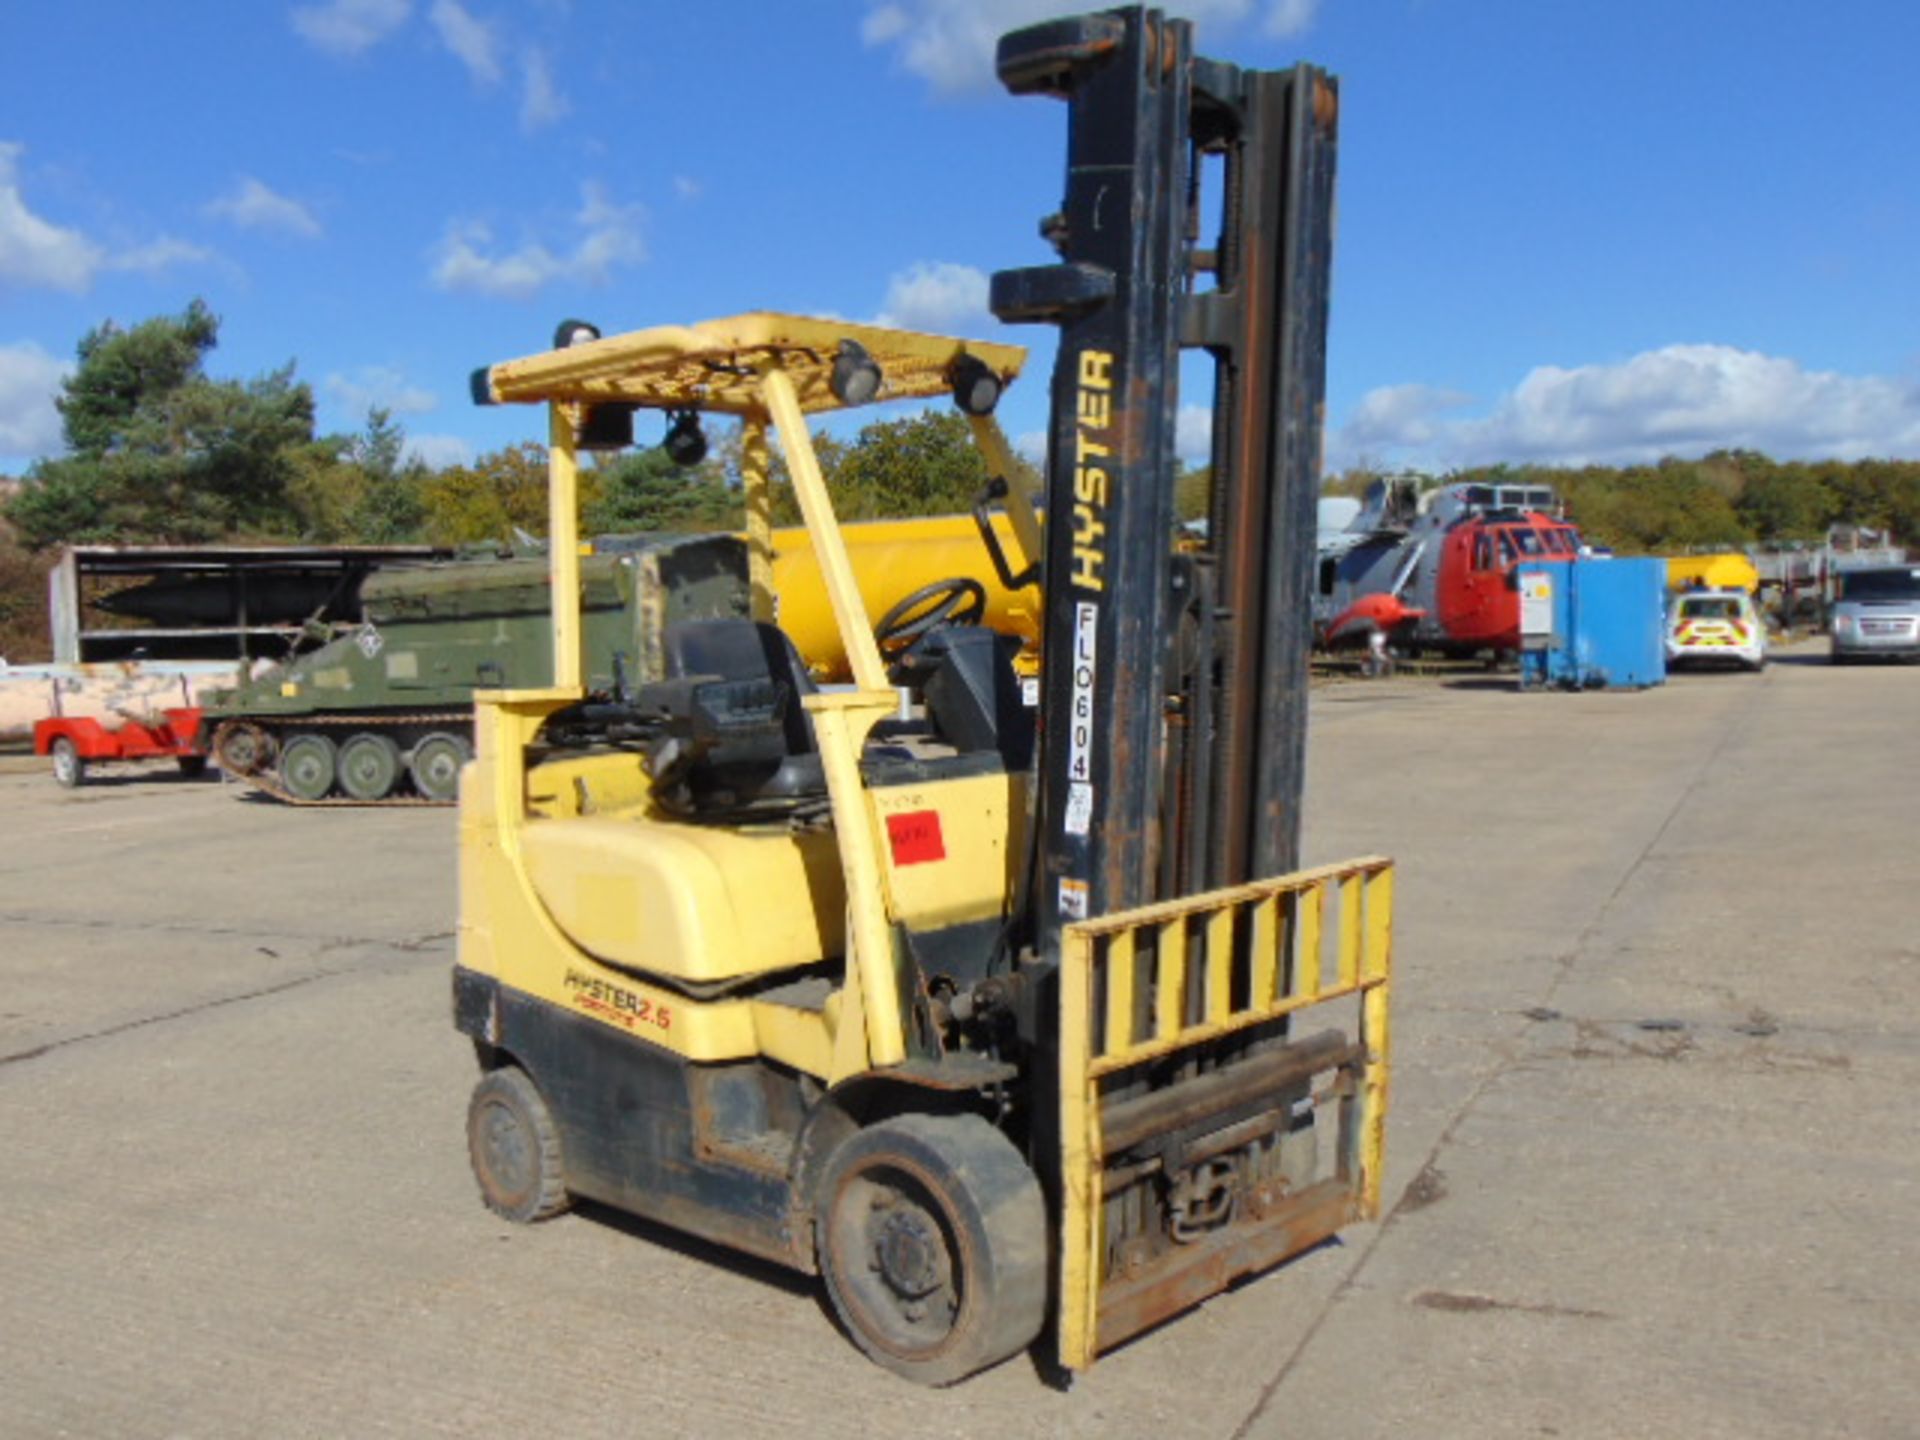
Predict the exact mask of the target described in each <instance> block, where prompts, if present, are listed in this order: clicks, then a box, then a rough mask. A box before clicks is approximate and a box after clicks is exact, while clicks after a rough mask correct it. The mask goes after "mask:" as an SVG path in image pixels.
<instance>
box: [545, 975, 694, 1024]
mask: <svg viewBox="0 0 1920 1440" xmlns="http://www.w3.org/2000/svg"><path fill="white" fill-rule="evenodd" d="M566 987H567V994H568V996H569V997H570V998H571V999H572V1001H573V1003H574V1004H576V1005H578V1006H579V1007H580V1008H581V1009H582V1010H585V1011H588V1012H589V1013H591V1014H594V1015H600V1016H604V1017H605V1018H606V1019H608V1020H611V1021H613V1022H614V1024H616V1025H624V1026H626V1027H627V1029H629V1030H638V1029H639V1028H640V1027H641V1026H642V1025H651V1026H652V1027H653V1028H654V1029H656V1030H670V1029H672V1028H673V1011H672V1010H671V1009H670V1008H668V1007H667V1006H665V1005H656V1004H654V1003H653V1001H651V1000H649V999H647V997H646V996H644V995H640V994H636V993H635V992H634V991H632V990H629V989H627V988H626V987H625V986H624V985H615V984H613V983H612V982H611V981H609V980H603V979H601V978H600V977H599V976H598V975H589V974H587V973H586V972H585V971H584V970H568V971H567V973H566Z"/></svg>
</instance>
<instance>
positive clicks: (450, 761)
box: [408, 730, 473, 800]
mask: <svg viewBox="0 0 1920 1440" xmlns="http://www.w3.org/2000/svg"><path fill="white" fill-rule="evenodd" d="M472 756H473V751H472V749H471V747H469V746H468V744H467V742H466V741H465V740H463V739H461V738H460V737H459V736H458V735H449V734H448V733H447V732H446V731H444V730H436V731H435V732H434V733H433V734H431V735H428V736H426V737H425V738H424V739H422V740H421V742H420V743H419V744H418V745H415V746H414V747H413V758H412V759H411V760H410V761H408V770H409V772H410V773H411V774H412V775H413V788H414V789H416V790H418V791H419V792H420V793H421V794H422V795H424V796H426V797H427V799H429V800H451V799H453V798H454V797H455V796H457V795H458V794H459V793H460V767H461V766H462V765H465V764H466V763H467V761H468V760H469V759H471V758H472Z"/></svg>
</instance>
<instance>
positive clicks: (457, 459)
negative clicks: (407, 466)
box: [405, 435, 473, 470]
mask: <svg viewBox="0 0 1920 1440" xmlns="http://www.w3.org/2000/svg"><path fill="white" fill-rule="evenodd" d="M405 454H406V457H407V459H409V460H418V461H419V462H420V463H421V464H423V465H425V466H426V467H427V468H428V469H430V470H444V469H446V468H447V467H448V466H449V465H465V464H467V463H468V462H469V461H471V460H472V459H473V446H472V445H470V444H468V443H467V442H466V441H465V440H462V439H461V438H460V437H459V436H458V435H409V436H408V437H407V446H406V451H405Z"/></svg>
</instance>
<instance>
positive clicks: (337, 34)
mask: <svg viewBox="0 0 1920 1440" xmlns="http://www.w3.org/2000/svg"><path fill="white" fill-rule="evenodd" d="M412 8H413V4H412V0H326V3H324V4H320V5H298V6H295V7H294V10H293V14H292V15H291V16H290V17H289V18H290V19H291V20H292V22H293V28H294V30H295V32H296V33H298V34H299V36H300V38H301V39H303V40H305V41H306V42H307V43H308V44H310V45H313V46H316V47H318V48H319V49H321V50H324V51H326V52H327V53H328V54H329V55H358V54H359V53H360V52H361V51H363V50H367V49H370V48H372V47H373V46H375V45H378V44H379V43H380V42H381V41H382V40H384V39H386V38H387V36H389V35H391V34H392V33H393V32H394V31H395V30H397V29H399V28H400V26H401V25H402V24H403V23H404V22H405V21H406V18H407V14H408V12H409V11H410V10H411V9H412Z"/></svg>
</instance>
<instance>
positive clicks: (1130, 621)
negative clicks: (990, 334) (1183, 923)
mask: <svg viewBox="0 0 1920 1440" xmlns="http://www.w3.org/2000/svg"><path fill="white" fill-rule="evenodd" d="M998 68H999V74H1000V78H1001V80H1002V81H1003V82H1004V83H1005V84H1006V85H1007V87H1008V88H1009V89H1010V90H1011V91H1013V92H1014V93H1015V94H1043V95H1052V96H1055V97H1058V98H1060V99H1063V100H1064V101H1065V102H1066V104H1067V107H1068V158H1067V180H1066V196H1065V201H1064V203H1063V204H1062V206H1061V209H1060V211H1059V213H1058V214H1056V215H1053V216H1049V217H1048V218H1047V219H1046V220H1045V221H1044V222H1043V223H1042V227H1041V228H1042V233H1043V234H1044V235H1045V236H1046V238H1048V239H1049V240H1050V241H1051V242H1052V243H1053V245H1054V247H1055V249H1056V250H1057V252H1058V254H1059V257H1060V259H1059V263H1057V264H1052V265H1046V266H1041V267H1037V268H1029V269H1019V270H1007V271H1002V272H1000V273H998V274H996V275H995V276H994V277H993V287H992V307H993V310H994V313H995V314H996V315H997V316H998V317H999V318H1000V319H1001V320H1003V321H1008V322H1022V321H1027V322H1045V323H1051V324H1054V325H1057V326H1059V329H1060V346H1059V353H1058V358H1057V360H1056V362H1055V366H1054V372H1053V380H1052V386H1053V389H1052V417H1053V418H1052V423H1051V430H1050V433H1049V437H1048V460H1047V467H1046V476H1045V491H1044V503H1045V508H1046V514H1047V522H1048V523H1047V526H1046V571H1045V573H1046V587H1047V600H1048V604H1047V607H1046V618H1045V634H1044V653H1045V654H1046V656H1047V657H1048V659H1049V661H1050V662H1051V663H1049V664H1048V665H1047V666H1046V672H1045V682H1044V685H1045V688H1044V691H1043V694H1042V699H1041V712H1040V736H1041V739H1040V745H1041V749H1040V772H1039V795H1038V803H1037V826H1038V830H1037V845H1036V861H1035V864H1036V872H1037V873H1036V877H1035V878H1036V882H1037V883H1036V884H1035V885H1034V886H1033V887H1032V892H1031V893H1032V895H1033V901H1032V906H1033V910H1032V915H1031V927H1032V930H1031V937H1030V938H1031V941H1032V943H1033V946H1034V949H1035V952H1036V955H1037V958H1039V959H1040V960H1041V961H1042V962H1043V963H1045V962H1049V961H1053V960H1057V958H1058V955H1059V950H1060V944H1061V932H1062V929H1063V927H1064V926H1066V925H1068V924H1070V923H1072V922H1074V921H1078V920H1084V919H1086V918H1087V917H1089V916H1100V915H1106V914H1111V913H1113V912H1115V911H1119V910H1124V909H1127V908H1129V907H1134V906H1139V905H1143V904H1147V903H1150V902H1153V901H1156V900H1162V899H1167V898H1170V897H1177V896H1181V895H1191V894H1194V893H1196V892H1199V891H1203V890H1208V889H1213V888H1217V887H1221V886H1227V885H1234V884H1239V883H1242V882H1246V881H1249V880H1253V879H1256V878H1259V877H1262V876H1270V875H1276V874H1279V873H1281V872H1282V871H1286V870H1290V869H1292V868H1293V867H1294V866H1295V865H1296V863H1297V860H1298V848H1299V830H1300V819H1299V816H1300V797H1301V782H1302V765H1303V757H1304V749H1305V732H1306V659H1307V649H1308V646H1309V643H1310V614H1309V604H1310V589H1309V587H1310V581H1311V573H1312V562H1313V534H1314V531H1313V523H1314V509H1315V506H1314V500H1315V495H1316V491H1317V487H1318V482H1319V470H1320V430H1321V419H1322V409H1323V403H1324V384H1325V358H1326V325H1327V294H1328V277H1329V270H1330V256H1331V247H1332V228H1333V170H1334V145H1335V130H1336V125H1337V118H1338V96H1337V88H1336V82H1335V81H1334V79H1333V78H1332V77H1331V76H1329V75H1327V74H1326V73H1325V72H1324V71H1321V70H1319V69H1317V68H1315V67H1313V66H1310V65H1297V66H1295V67H1293V68H1292V69H1290V70H1283V71H1258V70H1246V69H1242V68H1240V67H1238V66H1234V65H1229V64H1223V63H1221V62H1218V61H1214V60H1209V59H1206V58H1204V57H1201V56H1197V55H1195V54H1194V53H1193V48H1192V27H1191V26H1190V25H1189V24H1188V22H1186V21H1182V20H1169V19H1167V18H1166V17H1165V16H1164V15H1163V14H1162V13H1161V12H1160V11H1158V10H1152V9H1146V8H1143V7H1131V8H1128V9H1124V10H1115V11H1111V12H1107V13H1103V14H1096V15H1083V16H1077V17H1074V18H1072V19H1065V20H1058V21H1051V22H1048V23H1046V24H1042V25H1038V26H1034V27H1031V28H1029V29H1025V30H1021V31H1016V32H1014V33H1012V34H1009V35H1007V36H1006V37H1004V38H1003V39H1002V40H1001V42H1000V47H999V53H998ZM1203 182H1204V183H1203ZM1203 240H1204V241H1205V242H1206V244H1204V245H1203V243H1202V242H1203ZM1209 281H1210V282H1211V283H1208V282H1209ZM1183 349H1199V350H1204V351H1206V352H1207V353H1208V354H1209V355H1210V356H1211V357H1212V358H1213V360H1214V362H1215V380H1214V387H1213V397H1212V399H1213V433H1212V447H1211V449H1212V454H1211V462H1210V463H1211V469H1212V485H1211V495H1210V501H1209V508H1208V514H1207V522H1208V523H1207V527H1206V532H1205V534H1204V536H1202V537H1200V538H1199V540H1198V543H1197V544H1196V545H1194V546H1192V547H1188V546H1184V545H1182V546H1178V547H1176V544H1175V513H1174V482H1175V479H1176V475H1177V467H1176V462H1175V454H1174V429H1175V420H1176V416H1177V414H1178V411H1179V399H1180V395H1179V376H1180V357H1181V351H1182V350H1183ZM1062 662H1064V663H1062Z"/></svg>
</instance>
